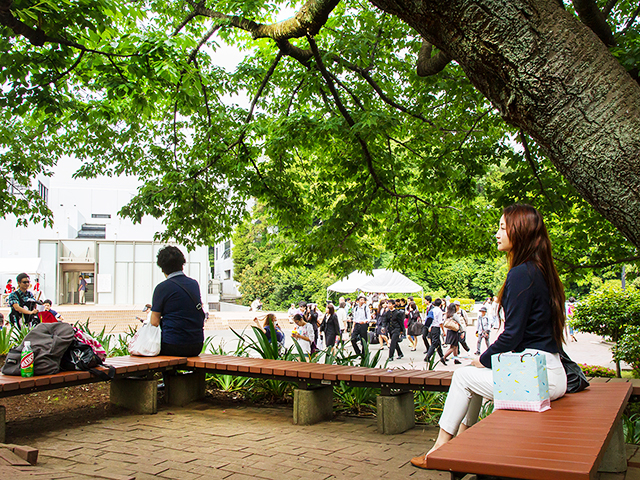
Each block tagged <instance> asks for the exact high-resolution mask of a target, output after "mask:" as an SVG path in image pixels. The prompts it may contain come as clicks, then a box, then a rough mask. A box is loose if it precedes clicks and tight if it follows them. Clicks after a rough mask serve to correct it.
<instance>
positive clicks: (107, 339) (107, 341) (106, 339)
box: [73, 318, 115, 357]
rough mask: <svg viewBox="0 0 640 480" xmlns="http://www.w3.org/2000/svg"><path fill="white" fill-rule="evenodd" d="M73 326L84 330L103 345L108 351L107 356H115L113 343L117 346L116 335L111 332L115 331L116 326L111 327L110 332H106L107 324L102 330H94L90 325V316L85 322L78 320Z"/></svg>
mask: <svg viewBox="0 0 640 480" xmlns="http://www.w3.org/2000/svg"><path fill="white" fill-rule="evenodd" d="M73 326H74V327H76V328H77V329H79V330H82V331H83V332H85V333H86V334H88V335H91V336H92V337H93V338H94V339H95V340H96V341H97V342H98V343H99V344H100V345H102V348H104V350H105V352H107V357H112V356H114V353H113V352H112V345H111V344H112V343H113V344H114V346H115V342H114V341H113V340H114V336H113V335H112V333H111V332H113V329H114V328H115V326H113V327H111V330H110V331H109V333H107V332H106V326H103V327H102V330H100V331H99V332H97V331H92V330H91V328H90V327H89V319H88V318H87V320H86V322H84V323H82V322H81V321H80V320H78V321H77V322H76V323H74V324H73Z"/></svg>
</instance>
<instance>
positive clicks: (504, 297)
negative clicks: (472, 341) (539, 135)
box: [411, 205, 567, 468]
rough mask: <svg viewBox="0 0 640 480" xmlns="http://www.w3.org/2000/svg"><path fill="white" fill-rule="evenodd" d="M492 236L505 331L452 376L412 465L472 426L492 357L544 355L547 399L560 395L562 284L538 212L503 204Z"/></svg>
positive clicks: (563, 385)
mask: <svg viewBox="0 0 640 480" xmlns="http://www.w3.org/2000/svg"><path fill="white" fill-rule="evenodd" d="M496 240H497V244H498V250H500V251H502V252H506V253H507V259H508V262H509V273H508V274H507V279H506V280H505V282H504V285H503V286H502V289H501V290H500V294H499V295H498V301H499V303H500V305H501V306H502V308H503V309H504V315H505V325H504V331H503V332H502V334H501V335H500V336H499V337H498V338H497V340H496V341H495V342H494V343H493V344H492V345H491V346H490V347H489V348H488V349H487V350H486V351H485V352H484V353H483V354H482V355H481V356H480V357H479V358H478V359H475V360H473V361H472V363H471V365H468V366H465V367H462V368H460V369H459V370H457V371H456V372H455V373H454V374H453V379H452V381H451V387H450V388H449V394H448V395H447V400H446V402H445V405H444V410H443V412H442V417H441V418H440V422H439V423H440V433H439V434H438V439H437V440H436V443H435V444H434V445H433V447H432V448H431V450H429V452H428V453H427V454H426V455H421V456H419V457H415V458H413V459H412V460H411V463H412V464H413V465H415V466H416V467H419V468H429V467H428V460H429V453H431V452H432V451H434V450H436V449H438V448H439V447H441V446H442V445H444V444H445V443H447V442H448V441H449V440H451V439H452V438H453V436H454V435H456V434H457V433H458V434H459V433H462V432H463V431H464V430H466V429H467V428H469V427H470V426H472V425H473V424H475V423H476V422H477V421H478V414H479V412H480V407H481V406H482V401H483V399H493V375H492V371H491V356H492V355H494V354H497V353H504V352H512V351H513V352H519V353H520V352H524V353H531V354H533V355H535V354H536V353H538V354H540V355H544V357H545V358H546V362H547V374H548V380H549V397H550V400H551V401H553V400H556V399H558V398H560V397H562V396H563V395H564V394H565V391H566V389H567V375H566V373H565V371H564V368H563V367H562V362H561V361H560V354H559V352H560V349H561V347H562V343H563V342H564V337H563V333H564V324H565V312H564V288H563V286H562V282H561V281H560V277H559V276H558V272H557V271H556V267H555V265H554V263H553V258H552V256H551V241H550V240H549V234H548V233H547V228H546V226H545V224H544V221H543V220H542V216H541V215H540V212H538V211H537V210H536V209H535V208H533V207H532V206H530V205H511V206H509V207H507V208H505V209H504V212H503V215H502V217H501V218H500V227H499V228H498V231H497V232H496Z"/></svg>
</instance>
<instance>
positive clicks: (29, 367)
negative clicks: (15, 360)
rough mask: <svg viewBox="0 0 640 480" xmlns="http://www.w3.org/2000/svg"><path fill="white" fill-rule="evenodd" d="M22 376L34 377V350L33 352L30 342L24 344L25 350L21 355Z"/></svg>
mask: <svg viewBox="0 0 640 480" xmlns="http://www.w3.org/2000/svg"><path fill="white" fill-rule="evenodd" d="M20 375H22V376H23V377H33V350H31V342H30V341H28V340H27V341H25V342H24V348H23V349H22V354H21V355H20Z"/></svg>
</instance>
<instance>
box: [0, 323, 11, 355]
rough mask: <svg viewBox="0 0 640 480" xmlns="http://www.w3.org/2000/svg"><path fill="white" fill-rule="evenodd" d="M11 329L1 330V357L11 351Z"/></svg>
mask: <svg viewBox="0 0 640 480" xmlns="http://www.w3.org/2000/svg"><path fill="white" fill-rule="evenodd" d="M11 330H12V328H11V327H5V328H3V329H2V330H0V355H6V354H7V353H9V350H11V346H12V342H11Z"/></svg>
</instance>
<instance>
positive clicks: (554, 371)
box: [439, 362, 567, 435]
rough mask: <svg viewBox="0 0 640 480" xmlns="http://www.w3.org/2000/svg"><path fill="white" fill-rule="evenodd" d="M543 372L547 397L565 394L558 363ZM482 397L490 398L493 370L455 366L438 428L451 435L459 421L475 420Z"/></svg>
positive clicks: (552, 397) (470, 424)
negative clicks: (546, 377)
mask: <svg viewBox="0 0 640 480" xmlns="http://www.w3.org/2000/svg"><path fill="white" fill-rule="evenodd" d="M548 363H549V362H548ZM547 375H548V378H549V397H550V399H551V400H552V401H553V400H556V399H558V398H560V397H562V396H563V395H564V394H565V392H566V390H567V375H566V373H565V371H564V369H563V368H562V364H560V365H559V367H558V366H554V367H551V366H549V365H547ZM485 398H486V399H487V400H493V370H491V369H490V368H478V367H474V366H472V365H469V366H465V367H462V368H459V369H458V370H456V371H455V372H454V374H453V378H452V379H451V386H450V387H449V394H448V395H447V400H446V402H445V404H444V411H443V412H442V416H441V417H440V422H439V423H440V428H442V429H443V430H444V431H445V432H447V433H448V434H449V435H455V434H456V433H457V432H458V428H459V427H460V423H464V424H465V425H466V426H467V427H470V426H472V425H474V424H475V423H476V422H477V421H478V415H479V414H480V408H481V407H482V400H483V399H485ZM552 408H553V407H552Z"/></svg>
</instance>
